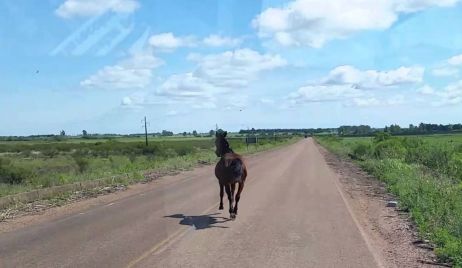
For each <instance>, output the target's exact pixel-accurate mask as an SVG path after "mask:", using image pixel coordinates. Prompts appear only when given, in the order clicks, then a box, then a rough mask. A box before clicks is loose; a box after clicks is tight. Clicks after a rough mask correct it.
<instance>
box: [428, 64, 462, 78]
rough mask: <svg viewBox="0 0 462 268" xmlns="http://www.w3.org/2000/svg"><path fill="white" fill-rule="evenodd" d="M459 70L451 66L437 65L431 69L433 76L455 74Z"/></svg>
mask: <svg viewBox="0 0 462 268" xmlns="http://www.w3.org/2000/svg"><path fill="white" fill-rule="evenodd" d="M458 73H459V70H458V69H456V68H452V67H447V66H446V67H438V68H435V69H433V70H432V74H433V75H434V76H456V75H457V74H458Z"/></svg>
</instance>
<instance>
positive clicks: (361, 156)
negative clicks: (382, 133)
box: [351, 143, 372, 160]
mask: <svg viewBox="0 0 462 268" xmlns="http://www.w3.org/2000/svg"><path fill="white" fill-rule="evenodd" d="M371 155H372V146H371V145H370V144H369V143H358V144H356V145H355V146H354V148H353V152H352V154H351V156H352V158H353V159H357V160H366V159H367V158H369V157H370V156H371Z"/></svg>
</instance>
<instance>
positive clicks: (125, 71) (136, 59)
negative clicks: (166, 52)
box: [80, 52, 162, 89]
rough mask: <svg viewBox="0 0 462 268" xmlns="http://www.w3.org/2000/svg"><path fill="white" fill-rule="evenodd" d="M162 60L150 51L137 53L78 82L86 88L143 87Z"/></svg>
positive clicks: (149, 80) (147, 83)
mask: <svg viewBox="0 0 462 268" xmlns="http://www.w3.org/2000/svg"><path fill="white" fill-rule="evenodd" d="M161 64H162V61H161V60H160V59H158V58H156V57H154V55H152V53H147V52H143V53H137V54H133V55H131V56H130V58H128V59H125V60H122V61H120V62H119V63H117V64H116V65H111V66H106V67H104V68H103V69H101V70H99V71H98V72H97V73H95V74H93V75H91V76H90V77H89V78H87V79H85V80H83V81H82V82H80V85H81V86H83V87H87V88H102V89H133V88H144V87H146V86H147V85H149V84H150V83H151V79H152V71H153V69H155V68H156V67H158V66H160V65H161Z"/></svg>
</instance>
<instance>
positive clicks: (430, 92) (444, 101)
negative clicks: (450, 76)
mask: <svg viewBox="0 0 462 268" xmlns="http://www.w3.org/2000/svg"><path fill="white" fill-rule="evenodd" d="M418 92H419V93H420V94H422V95H426V96H429V97H430V98H431V102H432V104H433V105H435V106H443V105H455V104H461V103H462V80H459V81H457V82H454V83H451V84H449V85H447V86H446V87H444V88H443V89H442V90H435V89H433V88H432V87H430V86H424V87H422V88H420V89H419V90H418Z"/></svg>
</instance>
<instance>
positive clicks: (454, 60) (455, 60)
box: [448, 54, 462, 66]
mask: <svg viewBox="0 0 462 268" xmlns="http://www.w3.org/2000/svg"><path fill="white" fill-rule="evenodd" d="M448 63H449V64H450V65H455V66H458V65H462V54H461V55H457V56H454V57H451V58H449V59H448Z"/></svg>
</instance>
